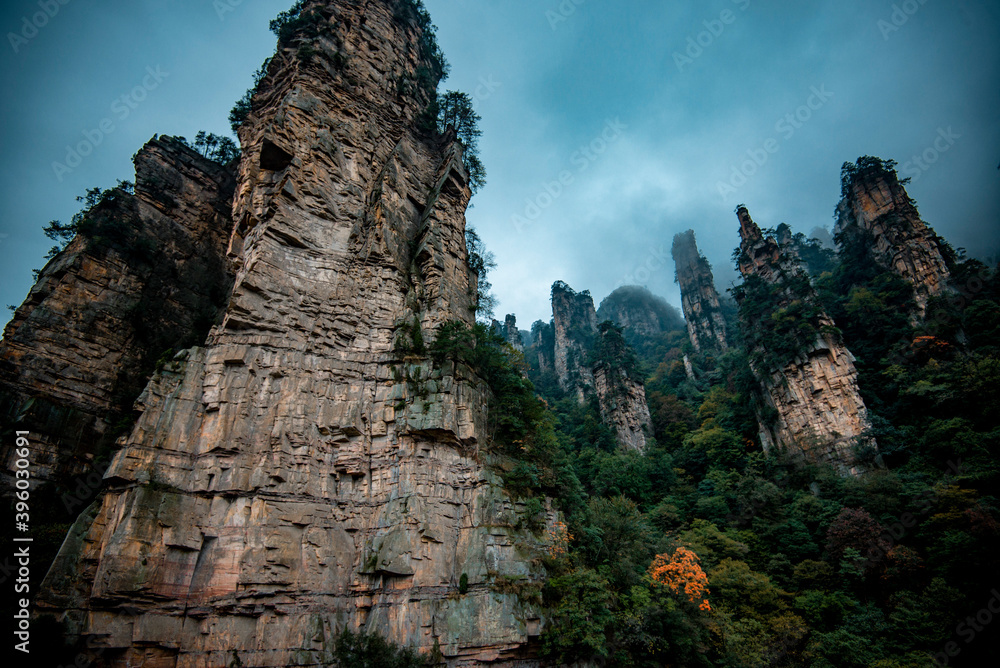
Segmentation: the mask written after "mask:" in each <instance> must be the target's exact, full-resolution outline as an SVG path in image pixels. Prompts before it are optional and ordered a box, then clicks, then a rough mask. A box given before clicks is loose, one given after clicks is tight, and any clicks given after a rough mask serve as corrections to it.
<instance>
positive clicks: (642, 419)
mask: <svg viewBox="0 0 1000 668" xmlns="http://www.w3.org/2000/svg"><path fill="white" fill-rule="evenodd" d="M598 337H599V340H598V341H597V350H598V357H599V359H598V361H597V363H596V364H595V365H594V391H595V393H596V394H597V401H598V405H599V406H600V409H601V418H602V420H603V422H604V423H605V424H606V425H608V426H609V427H611V428H612V429H614V431H615V435H616V436H617V438H618V445H619V446H621V447H623V448H626V449H629V450H638V451H639V452H644V451H645V450H646V435H647V434H649V433H651V432H652V427H651V425H652V419H651V418H650V415H649V405H648V404H647V403H646V388H645V387H644V386H643V383H642V378H641V377H640V376H639V372H638V365H637V363H636V360H635V353H634V352H633V351H632V350H631V348H630V347H629V345H628V343H627V342H626V341H625V339H624V337H623V336H622V328H620V327H618V326H616V325H614V324H612V323H608V322H603V323H601V325H600V332H599V333H598Z"/></svg>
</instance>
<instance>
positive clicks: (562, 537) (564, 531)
mask: <svg viewBox="0 0 1000 668" xmlns="http://www.w3.org/2000/svg"><path fill="white" fill-rule="evenodd" d="M571 540H573V534H571V533H570V532H569V528H568V527H567V526H566V524H565V523H564V522H556V523H555V526H550V527H549V528H548V543H549V547H548V553H549V556H550V557H563V556H565V555H566V552H567V550H568V549H569V543H570V541H571Z"/></svg>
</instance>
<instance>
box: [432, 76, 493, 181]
mask: <svg viewBox="0 0 1000 668" xmlns="http://www.w3.org/2000/svg"><path fill="white" fill-rule="evenodd" d="M437 108H438V114H437V126H438V127H437V129H438V132H440V133H442V134H443V133H445V132H447V131H448V128H454V129H455V135H456V136H457V137H458V140H459V141H460V142H462V146H463V147H464V148H465V152H464V162H465V168H466V169H467V170H469V186H470V187H471V188H472V192H476V191H478V190H479V189H480V188H482V187H483V186H484V185H486V168H485V167H484V166H483V162H482V160H480V159H479V138H480V137H482V136H483V131H482V130H480V129H479V121H480V120H482V117H481V116H480V115H479V114H477V113H476V110H475V108H474V107H473V105H472V97H470V96H469V94H468V93H463V92H461V91H457V90H450V91H448V92H447V93H445V94H444V95H438V100H437Z"/></svg>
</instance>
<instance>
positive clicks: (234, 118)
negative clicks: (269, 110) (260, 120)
mask: <svg viewBox="0 0 1000 668" xmlns="http://www.w3.org/2000/svg"><path fill="white" fill-rule="evenodd" d="M270 66H271V58H270V57H269V58H265V59H264V63H263V64H262V65H261V66H260V67H259V68H257V71H256V72H254V74H253V85H252V86H251V87H250V88H248V89H247V92H246V93H244V94H243V97H241V98H240V99H239V100H237V101H236V104H234V105H233V108H232V109H231V110H230V111H229V126H230V127H231V128H232V130H233V134H234V135H237V136H238V135H239V130H240V128H241V127H242V126H243V123H245V122H246V120H247V117H248V116H249V115H250V110H251V109H252V108H253V96H254V95H255V94H256V93H257V90H258V89H259V88H260V84H261V82H262V81H263V80H264V77H265V76H267V70H268V68H269V67H270Z"/></svg>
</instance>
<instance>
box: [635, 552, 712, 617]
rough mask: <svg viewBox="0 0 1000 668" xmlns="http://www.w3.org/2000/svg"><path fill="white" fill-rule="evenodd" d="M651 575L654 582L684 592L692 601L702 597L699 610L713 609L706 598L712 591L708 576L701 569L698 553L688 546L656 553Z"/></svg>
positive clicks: (650, 571)
mask: <svg viewBox="0 0 1000 668" xmlns="http://www.w3.org/2000/svg"><path fill="white" fill-rule="evenodd" d="M649 577H651V578H652V579H653V582H655V583H657V584H659V585H662V586H665V587H669V588H670V591H672V592H673V593H675V594H684V595H685V596H687V599H688V600H689V601H690V602H692V603H694V602H695V601H696V600H697V599H699V598H700V599H702V600H701V603H700V604H698V609H699V610H711V609H712V608H711V606H710V605H709V604H708V599H707V598H704V597H706V596H708V595H709V593H710V592H709V591H708V576H707V575H705V571H703V570H701V565H700V564H699V563H698V555H697V554H695V553H694V552H692V551H691V550H689V549H687V548H686V547H678V548H677V549H676V550H674V553H673V554H658V555H656V557H655V558H654V559H653V563H652V564H650V565H649Z"/></svg>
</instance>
